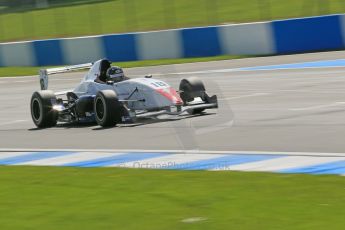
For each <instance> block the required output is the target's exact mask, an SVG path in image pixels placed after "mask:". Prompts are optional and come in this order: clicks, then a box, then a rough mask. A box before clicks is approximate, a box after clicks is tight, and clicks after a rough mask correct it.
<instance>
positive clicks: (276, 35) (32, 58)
mask: <svg viewBox="0 0 345 230" xmlns="http://www.w3.org/2000/svg"><path fill="white" fill-rule="evenodd" d="M344 47H345V15H343V14H341V15H326V16H319V17H309V18H296V19H288V20H277V21H271V22H257V23H245V24H235V25H220V26H209V27H197V28H181V29H174V30H162V31H151V32H139V33H127V34H109V35H100V36H90V37H77V38H61V39H48V40H36V41H25V42H13V43H2V44H0V66H47V65H51V66H56V65H71V64H80V63H86V62H93V61H95V60H97V59H99V58H104V57H105V58H108V59H110V60H112V61H114V62H121V61H137V60H149V59H163V58H189V57H207V56H216V55H224V54H229V55H279V54H292V53H304V52H313V51H326V50H339V49H344Z"/></svg>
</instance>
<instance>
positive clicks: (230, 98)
mask: <svg viewBox="0 0 345 230" xmlns="http://www.w3.org/2000/svg"><path fill="white" fill-rule="evenodd" d="M271 94H272V93H252V94H247V95H242V96H236V97H225V98H221V99H219V100H236V99H242V98H248V97H258V96H267V95H271Z"/></svg>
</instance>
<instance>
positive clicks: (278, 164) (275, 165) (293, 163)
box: [221, 156, 345, 172]
mask: <svg viewBox="0 0 345 230" xmlns="http://www.w3.org/2000/svg"><path fill="white" fill-rule="evenodd" d="M342 160H345V157H309V156H288V157H282V158H277V159H271V160H264V161H258V162H252V163H246V164H239V165H233V166H230V167H229V168H227V169H221V170H235V171H237V170H238V171H262V172H266V171H267V172H272V171H279V170H284V169H291V168H299V167H306V166H311V165H317V164H324V163H329V162H335V161H342Z"/></svg>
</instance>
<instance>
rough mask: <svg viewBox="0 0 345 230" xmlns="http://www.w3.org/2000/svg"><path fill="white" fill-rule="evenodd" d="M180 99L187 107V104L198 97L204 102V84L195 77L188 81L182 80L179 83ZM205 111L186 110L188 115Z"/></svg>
mask: <svg viewBox="0 0 345 230" xmlns="http://www.w3.org/2000/svg"><path fill="white" fill-rule="evenodd" d="M179 90H180V97H181V99H182V100H183V103H184V104H185V105H187V103H188V102H191V101H193V100H194V98H196V97H200V98H201V99H202V100H205V91H206V90H205V86H204V83H203V82H202V81H201V80H200V79H199V78H196V77H191V78H188V79H182V80H181V82H180V87H179ZM204 110H205V109H193V110H191V111H190V110H188V113H189V114H198V113H202V112H203V111H204Z"/></svg>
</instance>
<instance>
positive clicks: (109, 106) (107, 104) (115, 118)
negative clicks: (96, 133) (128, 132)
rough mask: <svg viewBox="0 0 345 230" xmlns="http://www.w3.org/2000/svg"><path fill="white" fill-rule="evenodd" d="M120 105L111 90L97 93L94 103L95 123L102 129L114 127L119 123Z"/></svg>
mask: <svg viewBox="0 0 345 230" xmlns="http://www.w3.org/2000/svg"><path fill="white" fill-rule="evenodd" d="M121 109H122V105H121V102H119V100H118V98H117V96H116V93H115V92H114V91H113V90H102V91H100V92H98V93H97V95H96V97H95V103H94V112H95V117H96V122H97V124H98V125H100V126H102V127H111V126H115V125H116V124H117V123H118V122H120V121H121Z"/></svg>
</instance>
